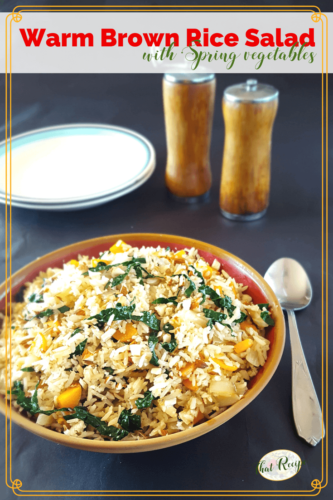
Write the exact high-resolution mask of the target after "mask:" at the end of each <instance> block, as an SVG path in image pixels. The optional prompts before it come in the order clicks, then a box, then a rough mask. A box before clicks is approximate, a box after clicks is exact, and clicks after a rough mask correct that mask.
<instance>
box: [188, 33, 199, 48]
mask: <svg viewBox="0 0 333 500" xmlns="http://www.w3.org/2000/svg"><path fill="white" fill-rule="evenodd" d="M186 33H187V35H186V45H187V46H188V47H191V45H192V43H193V42H194V43H195V44H196V45H197V46H198V47H202V45H201V43H200V42H197V41H196V40H200V36H201V33H200V31H199V30H196V29H193V30H190V29H188V30H187V31H186Z"/></svg>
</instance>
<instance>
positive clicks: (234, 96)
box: [220, 80, 279, 221]
mask: <svg viewBox="0 0 333 500" xmlns="http://www.w3.org/2000/svg"><path fill="white" fill-rule="evenodd" d="M278 95H279V92H278V90H276V89H275V88H274V87H272V86H270V85H264V84H260V83H258V82H257V80H247V82H246V83H242V84H240V85H233V86H232V87H228V88H227V89H226V90H225V91H224V96H223V101H222V110H223V116H224V123H225V140H224V151H223V162H222V179H221V190H220V208H221V212H222V215H224V216H225V217H227V218H228V219H232V220H240V221H251V220H256V219H259V218H260V217H262V216H263V215H264V214H265V213H266V210H267V207H268V203H269V191H270V170H271V167H270V163H271V139H272V130H273V124H274V119H275V116H276V112H277V107H278Z"/></svg>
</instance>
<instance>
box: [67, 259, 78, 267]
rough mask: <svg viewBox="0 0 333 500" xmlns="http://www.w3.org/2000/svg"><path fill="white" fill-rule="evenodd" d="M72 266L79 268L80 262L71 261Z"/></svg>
mask: <svg viewBox="0 0 333 500" xmlns="http://www.w3.org/2000/svg"><path fill="white" fill-rule="evenodd" d="M69 263H70V264H72V266H75V267H78V266H79V262H78V261H77V260H75V259H72V260H70V261H69Z"/></svg>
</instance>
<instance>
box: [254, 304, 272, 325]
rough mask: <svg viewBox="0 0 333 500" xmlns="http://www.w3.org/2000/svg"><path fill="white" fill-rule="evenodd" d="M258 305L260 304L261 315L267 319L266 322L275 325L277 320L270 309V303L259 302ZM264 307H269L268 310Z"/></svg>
mask: <svg viewBox="0 0 333 500" xmlns="http://www.w3.org/2000/svg"><path fill="white" fill-rule="evenodd" d="M257 306H259V309H260V310H261V311H262V313H261V314H260V317H261V318H262V319H263V320H264V321H265V323H267V325H269V326H274V325H275V321H274V319H273V318H272V316H271V315H270V313H269V311H268V308H269V304H268V303H267V304H257ZM263 309H267V311H264V310H263Z"/></svg>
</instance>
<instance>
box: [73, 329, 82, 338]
mask: <svg viewBox="0 0 333 500" xmlns="http://www.w3.org/2000/svg"><path fill="white" fill-rule="evenodd" d="M80 332H83V330H82V328H75V330H74V332H73V333H72V335H71V337H74V335H76V334H77V333H80Z"/></svg>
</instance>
